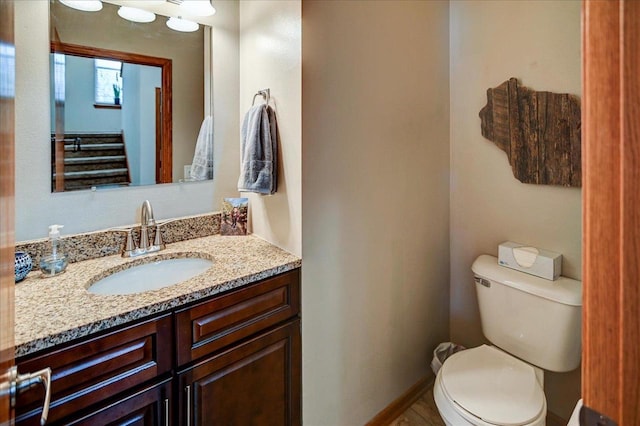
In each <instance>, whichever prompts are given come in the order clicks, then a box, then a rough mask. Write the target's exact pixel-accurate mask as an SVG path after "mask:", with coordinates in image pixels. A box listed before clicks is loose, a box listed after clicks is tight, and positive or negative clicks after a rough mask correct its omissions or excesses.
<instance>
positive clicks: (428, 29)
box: [302, 1, 449, 425]
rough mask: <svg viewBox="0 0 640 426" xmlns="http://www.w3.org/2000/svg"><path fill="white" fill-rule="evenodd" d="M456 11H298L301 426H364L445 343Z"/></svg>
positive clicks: (333, 6) (400, 6) (375, 6)
mask: <svg viewBox="0 0 640 426" xmlns="http://www.w3.org/2000/svg"><path fill="white" fill-rule="evenodd" d="M448 9H449V7H448V4H447V2H438V1H429V2H415V1H409V2H399V1H375V2H355V1H347V2H332V1H327V2H323V1H304V2H303V3H302V16H303V22H304V29H303V43H302V45H303V49H302V61H303V64H304V66H303V76H302V87H303V93H304V96H303V100H302V105H303V150H302V152H303V155H302V166H303V167H302V185H303V188H302V190H303V194H304V196H303V200H302V229H303V231H302V233H303V246H302V252H303V262H304V265H303V268H302V295H303V307H302V312H303V315H302V330H303V415H304V423H305V424H306V425H356V424H364V423H365V422H366V421H368V420H370V419H371V418H372V417H373V416H374V415H375V414H376V413H377V412H378V411H380V410H381V409H383V408H384V407H385V406H386V405H388V404H389V403H391V402H392V401H393V400H394V399H395V398H396V397H398V396H399V395H401V394H402V393H403V392H404V391H405V390H406V389H408V388H409V387H410V386H411V385H412V384H414V383H415V382H416V381H418V380H419V379H420V378H421V377H424V376H425V375H426V374H427V373H428V371H429V361H430V359H431V351H432V350H433V348H434V347H435V345H436V344H437V343H438V342H441V341H443V340H446V339H447V338H448V291H449V277H448V267H449V266H448V265H449V249H448V246H449V208H448V203H449V66H448V64H449V53H448V49H449V28H448V22H449V19H448Z"/></svg>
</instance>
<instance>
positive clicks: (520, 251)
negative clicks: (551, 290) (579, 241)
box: [498, 241, 562, 280]
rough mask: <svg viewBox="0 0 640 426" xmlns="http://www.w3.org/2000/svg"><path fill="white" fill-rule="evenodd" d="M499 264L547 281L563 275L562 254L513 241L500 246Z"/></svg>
mask: <svg viewBox="0 0 640 426" xmlns="http://www.w3.org/2000/svg"><path fill="white" fill-rule="evenodd" d="M498 263H499V264H500V265H501V266H506V267H507V268H511V269H515V270H517V271H522V272H526V273H527V274H531V275H535V276H537V277H541V278H545V279H547V280H557V279H558V277H559V276H560V274H562V255H561V254H560V253H555V252H552V251H549V250H543V249H539V248H536V247H529V246H525V245H524V244H518V243H514V242H513V241H506V242H504V243H502V244H500V245H499V246H498Z"/></svg>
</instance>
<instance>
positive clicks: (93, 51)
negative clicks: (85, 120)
mask: <svg viewBox="0 0 640 426" xmlns="http://www.w3.org/2000/svg"><path fill="white" fill-rule="evenodd" d="M51 52H58V53H64V54H65V55H74V56H82V57H85V58H104V59H116V60H119V61H123V62H128V63H132V64H139V65H150V66H155V67H160V68H161V69H162V93H163V94H164V96H162V102H161V106H162V126H161V131H162V138H161V147H160V157H159V159H158V157H157V156H156V162H158V161H159V162H160V175H159V178H158V177H157V178H156V183H171V182H173V163H172V154H173V97H172V95H171V94H172V90H173V88H172V86H173V77H172V76H173V61H172V60H171V59H167V58H159V57H156V56H148V55H141V54H138V53H130V52H121V51H119V50H111V49H102V48H98V47H91V46H81V45H77V44H69V43H62V42H59V41H51ZM112 107H115V105H114V106H112ZM96 108H98V106H96Z"/></svg>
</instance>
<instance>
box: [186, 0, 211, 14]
mask: <svg viewBox="0 0 640 426" xmlns="http://www.w3.org/2000/svg"><path fill="white" fill-rule="evenodd" d="M180 7H181V8H182V9H184V11H185V12H187V13H189V14H190V15H193V16H211V15H213V14H214V13H216V9H215V8H214V7H213V6H211V1H209V0H184V1H183V2H182V4H181V5H180Z"/></svg>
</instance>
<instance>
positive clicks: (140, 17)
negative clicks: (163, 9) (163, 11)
mask: <svg viewBox="0 0 640 426" xmlns="http://www.w3.org/2000/svg"><path fill="white" fill-rule="evenodd" d="M118 15H120V17H121V18H124V19H126V20H128V21H133V22H141V23H147V22H153V21H155V20H156V14H155V13H152V12H147V11H146V10H142V9H137V8H135V7H128V6H120V9H118Z"/></svg>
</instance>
